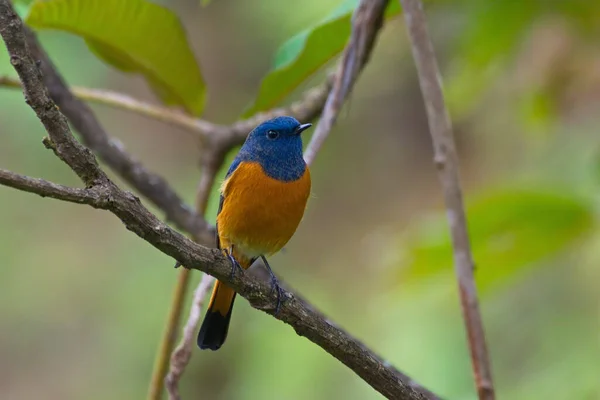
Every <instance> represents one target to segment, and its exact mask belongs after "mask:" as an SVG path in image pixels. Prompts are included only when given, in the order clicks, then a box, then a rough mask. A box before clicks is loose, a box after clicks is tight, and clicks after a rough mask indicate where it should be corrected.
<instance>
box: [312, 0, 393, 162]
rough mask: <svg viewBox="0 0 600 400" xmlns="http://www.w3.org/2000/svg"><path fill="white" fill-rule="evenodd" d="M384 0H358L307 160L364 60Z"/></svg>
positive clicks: (318, 145) (334, 117)
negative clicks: (350, 28)
mask: <svg viewBox="0 0 600 400" xmlns="http://www.w3.org/2000/svg"><path fill="white" fill-rule="evenodd" d="M387 4H388V0H374V1H364V0H363V1H361V2H360V4H359V5H358V7H357V8H356V10H355V12H354V14H353V15H352V34H351V36H350V41H349V42H348V45H347V46H346V48H345V49H344V53H343V54H342V59H341V61H340V63H339V64H338V67H337V71H336V73H335V75H334V80H333V87H332V89H331V91H330V92H329V96H328V97H327V101H326V103H325V104H324V109H323V113H322V115H321V119H320V120H319V124H318V125H317V127H316V129H315V133H314V134H313V136H312V140H311V141H310V143H309V144H308V146H307V148H306V151H305V152H304V159H305V160H306V162H307V163H308V164H311V163H312V162H313V160H314V159H315V157H316V155H317V152H318V151H319V149H320V148H321V146H322V145H323V143H324V142H325V139H326V138H327V136H328V135H329V132H330V131H331V128H332V127H333V125H334V124H335V121H336V120H337V116H338V114H339V112H340V110H341V108H342V105H343V104H344V100H345V99H346V97H347V96H348V95H349V94H350V92H351V91H352V88H353V87H354V83H355V82H356V79H357V78H358V74H359V73H360V71H361V70H362V68H363V67H364V66H365V64H366V63H367V61H368V59H369V57H370V55H371V51H372V50H373V45H374V44H375V39H376V38H377V33H378V32H379V30H380V29H381V25H382V23H383V12H384V11H385V8H386V6H387Z"/></svg>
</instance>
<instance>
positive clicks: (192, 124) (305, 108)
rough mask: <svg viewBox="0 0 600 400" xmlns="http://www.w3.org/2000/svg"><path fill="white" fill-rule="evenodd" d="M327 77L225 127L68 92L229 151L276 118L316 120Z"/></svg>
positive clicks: (14, 82)
mask: <svg viewBox="0 0 600 400" xmlns="http://www.w3.org/2000/svg"><path fill="white" fill-rule="evenodd" d="M331 82H332V79H331V76H330V77H329V78H328V79H326V80H325V81H324V82H323V83H321V84H319V85H318V86H316V87H314V88H312V89H310V90H308V91H306V92H305V93H304V94H303V96H302V97H301V99H300V100H298V101H296V102H294V103H292V104H291V105H290V106H287V107H281V108H275V109H273V110H270V111H268V112H264V113H259V114H256V115H254V116H252V117H251V118H250V119H245V120H240V121H237V122H235V123H233V124H231V125H229V126H227V125H219V124H215V123H212V122H209V121H206V120H203V119H200V118H195V117H192V116H190V115H188V114H186V113H184V112H182V111H180V110H176V109H171V108H167V107H164V106H159V105H155V104H150V103H147V102H144V101H142V100H139V99H136V98H134V97H132V96H130V95H127V94H124V93H120V92H115V91H112V90H106V89H94V88H88V87H82V86H72V87H70V88H69V90H70V91H71V92H72V93H73V94H74V95H75V96H76V97H77V98H79V99H81V100H85V101H89V102H93V103H98V104H103V105H106V106H111V107H114V108H117V109H121V110H129V111H132V112H135V113H137V114H140V115H143V116H146V117H149V118H153V119H156V120H158V121H162V122H165V123H168V124H171V125H174V126H177V127H180V128H183V129H184V130H186V132H189V133H191V134H193V135H194V136H195V137H198V138H200V139H203V140H209V139H211V138H212V137H214V136H225V137H227V138H228V141H229V142H228V143H229V146H230V147H233V146H235V145H236V144H238V143H241V142H242V141H243V140H244V139H245V138H246V136H247V135H248V132H250V131H251V130H252V129H253V128H254V127H255V126H256V125H258V124H259V123H260V122H262V121H264V120H267V119H269V118H272V117H275V116H280V115H291V116H294V117H296V118H297V119H298V120H301V121H311V120H313V119H314V118H316V117H317V116H318V115H319V113H320V112H321V109H322V108H323V105H324V104H325V99H326V98H327V94H328V93H329V90H330V88H331ZM0 86H4V87H7V88H13V89H18V88H20V87H21V83H20V82H19V80H18V79H14V78H11V77H9V76H0Z"/></svg>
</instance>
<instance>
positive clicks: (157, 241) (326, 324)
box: [0, 0, 435, 399]
mask: <svg viewBox="0 0 600 400" xmlns="http://www.w3.org/2000/svg"><path fill="white" fill-rule="evenodd" d="M0 35H1V36H2V38H3V39H4V41H5V43H6V47H7V49H8V52H9V55H10V57H11V62H12V64H13V65H14V67H15V69H16V71H17V73H18V74H19V77H20V78H21V82H22V84H23V88H24V93H25V97H26V101H27V102H28V104H29V105H30V106H31V107H32V108H33V109H34V111H35V112H36V114H37V115H38V117H39V118H40V120H41V121H42V123H43V124H44V126H45V128H46V130H47V132H48V134H49V136H50V139H51V142H48V143H49V144H52V149H53V150H54V152H55V153H56V155H57V156H58V157H60V158H61V160H63V161H64V162H65V163H67V164H68V165H69V166H70V167H71V168H72V169H73V170H74V171H75V172H76V173H77V174H78V175H79V176H80V177H81V179H82V181H84V182H85V183H86V186H89V187H90V189H93V190H95V191H98V193H99V196H98V198H97V199H94V200H91V199H90V200H86V204H90V205H92V206H94V207H96V208H100V209H104V210H107V211H110V212H111V213H113V214H114V215H115V216H117V217H118V218H119V219H121V221H123V223H124V224H125V226H126V228H127V229H128V230H130V231H132V232H133V233H135V234H136V235H138V236H139V237H140V238H142V239H144V240H146V241H147V242H148V243H150V244H151V245H153V246H154V247H155V248H157V249H158V250H160V251H162V252H163V253H165V254H167V255H169V256H171V257H173V258H174V259H176V260H178V261H180V262H181V263H182V264H183V265H185V266H187V267H189V268H193V269H198V270H201V271H204V272H207V273H209V274H210V275H213V276H214V277H215V278H217V279H219V280H222V281H223V282H226V283H227V284H228V286H230V287H231V288H233V289H234V290H235V291H236V292H238V293H239V294H240V295H241V296H242V297H244V298H246V299H247V300H248V301H249V302H250V304H251V305H252V306H253V307H255V308H257V309H261V310H263V311H265V312H267V313H269V314H273V312H274V310H275V304H276V302H277V294H276V293H271V291H270V287H269V285H268V284H266V283H264V282H260V281H259V280H258V279H257V278H255V277H253V276H252V275H250V274H244V273H240V274H237V275H236V276H234V277H233V278H232V277H231V274H230V272H231V265H230V263H229V261H228V259H227V258H226V257H224V256H223V255H222V254H221V253H220V252H219V251H218V250H216V249H209V248H206V247H203V246H201V245H199V244H197V243H195V242H193V241H191V240H189V239H187V238H186V237H185V236H183V235H182V234H180V233H179V232H177V231H175V230H173V229H172V228H170V227H169V226H168V225H166V224H165V223H163V222H162V221H160V220H159V219H158V218H157V217H156V216H154V215H153V214H152V213H150V212H149V211H148V210H147V209H146V208H145V207H144V206H143V205H142V203H141V201H140V200H139V199H138V198H137V197H135V196H133V195H132V194H131V193H129V192H126V191H123V190H121V189H120V188H119V187H117V186H116V185H115V184H114V183H113V182H112V181H111V180H110V179H108V177H107V176H106V175H105V174H104V173H103V172H102V171H101V170H100V168H99V166H98V164H97V162H96V159H95V157H94V156H93V154H92V153H91V152H90V151H89V150H88V149H87V148H85V147H83V146H82V145H81V144H79V143H78V142H77V141H76V140H75V138H74V137H73V135H72V134H71V131H70V129H69V126H68V124H66V119H65V118H64V116H62V114H61V113H60V111H59V110H58V108H57V107H56V105H55V104H54V102H53V101H52V100H51V99H50V98H49V97H48V92H47V90H46V87H45V85H44V82H43V81H42V78H41V75H40V72H39V70H38V68H37V66H36V63H35V62H34V60H33V58H32V57H31V54H30V52H29V48H28V46H27V43H26V41H25V35H24V32H23V26H22V21H21V19H20V18H19V17H18V15H17V14H16V13H15V11H14V9H13V8H12V5H11V3H10V1H9V0H0ZM282 296H283V298H284V299H285V301H284V302H283V304H282V306H281V309H280V311H279V313H278V315H277V316H276V317H275V318H277V319H280V320H282V321H284V322H286V323H287V324H289V325H291V326H292V327H293V328H294V330H295V331H296V332H297V333H298V334H299V335H302V336H305V337H306V338H308V339H309V340H311V341H312V342H313V343H315V344H317V345H319V346H320V347H322V348H323V349H324V350H326V351H327V352H328V353H330V354H331V355H332V356H334V357H335V358H337V359H338V360H340V361H341V362H343V363H344V364H345V365H347V366H348V367H349V368H351V369H352V370H353V371H354V372H355V373H357V374H358V375H359V376H360V377H361V378H362V379H364V380H365V381H366V382H367V383H369V384H370V385H371V386H372V387H373V388H375V389H376V390H378V391H379V392H380V393H382V394H383V395H384V396H386V397H388V398H393V399H428V398H429V399H431V398H435V397H432V396H431V394H430V393H429V392H428V391H426V390H422V389H421V388H420V387H419V386H415V384H414V383H413V382H412V381H411V380H410V379H408V378H407V377H406V376H405V375H403V374H401V373H399V372H398V371H397V370H396V369H395V368H393V367H391V366H390V365H389V364H388V363H386V362H385V361H384V360H382V359H381V358H379V357H378V356H376V355H375V354H374V353H372V352H371V351H370V350H369V349H367V348H366V347H365V346H364V345H363V344H362V343H360V342H359V341H358V340H356V339H354V338H353V337H351V336H350V335H348V334H347V333H346V332H344V331H343V330H341V329H339V328H337V327H336V326H334V325H333V324H332V323H331V322H330V321H329V320H327V319H326V318H325V317H324V316H323V315H322V314H320V313H319V312H317V311H315V310H314V308H313V307H312V306H311V305H309V304H308V303H307V302H306V301H304V300H303V299H302V298H300V297H299V296H297V295H295V294H293V293H291V292H289V291H284V292H283V293H282Z"/></svg>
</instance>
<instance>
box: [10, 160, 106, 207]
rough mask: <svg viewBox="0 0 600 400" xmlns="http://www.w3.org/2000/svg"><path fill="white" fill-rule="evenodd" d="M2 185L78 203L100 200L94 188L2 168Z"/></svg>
mask: <svg viewBox="0 0 600 400" xmlns="http://www.w3.org/2000/svg"><path fill="white" fill-rule="evenodd" d="M0 185H3V186H8V187H11V188H14V189H18V190H23V191H25V192H29V193H35V194H37V195H40V196H42V197H50V198H52V199H57V200H62V201H68V202H70V203H77V204H93V203H94V202H97V201H99V195H100V194H99V193H96V191H95V190H93V188H91V189H80V188H72V187H69V186H65V185H59V184H56V183H53V182H48V181H47V180H44V179H38V178H31V177H29V176H25V175H21V174H17V173H15V172H11V171H7V170H5V169H1V168H0Z"/></svg>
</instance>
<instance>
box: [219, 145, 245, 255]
mask: <svg viewBox="0 0 600 400" xmlns="http://www.w3.org/2000/svg"><path fill="white" fill-rule="evenodd" d="M241 162H242V160H240V159H239V158H237V157H236V158H235V160H233V162H232V163H231V166H230V167H229V170H228V171H227V175H225V181H227V179H228V178H229V177H230V176H231V174H233V172H234V171H235V170H236V169H237V167H238V166H239V165H240V164H241ZM224 202H225V196H223V192H221V196H220V197H219V209H218V210H217V217H218V216H219V214H220V213H221V210H222V209H223V203H224ZM217 220H218V218H217ZM215 231H216V234H215V236H216V244H217V249H220V248H221V241H220V240H219V223H218V222H217V223H216V229H215Z"/></svg>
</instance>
